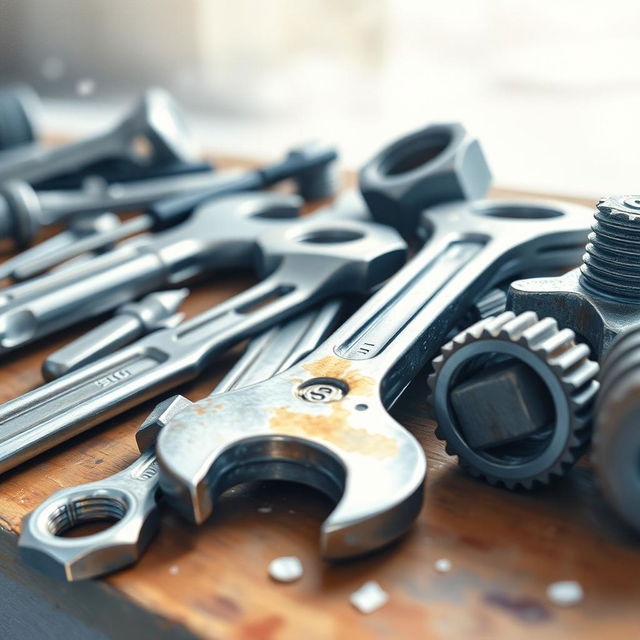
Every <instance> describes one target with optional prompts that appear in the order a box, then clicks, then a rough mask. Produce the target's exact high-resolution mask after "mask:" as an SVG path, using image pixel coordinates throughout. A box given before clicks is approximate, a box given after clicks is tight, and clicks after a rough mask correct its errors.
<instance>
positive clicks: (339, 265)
mask: <svg viewBox="0 0 640 640" xmlns="http://www.w3.org/2000/svg"><path fill="white" fill-rule="evenodd" d="M271 195H272V197H273V198H277V196H276V195H275V194H271ZM266 196H267V194H263V197H266ZM194 243H195V244H196V245H197V240H194V239H191V240H189V241H185V242H184V243H182V244H181V245H179V246H178V247H174V246H172V248H171V250H172V251H173V252H174V255H176V258H175V262H174V264H175V265H176V266H178V267H179V266H180V258H181V257H182V256H188V255H189V254H190V252H191V251H192V248H193V246H194ZM250 246H251V249H252V252H253V250H256V249H257V251H256V257H257V267H258V271H259V275H260V276H261V277H263V278H264V279H263V280H262V281H261V282H259V283H258V284H257V285H255V286H253V287H251V288H250V289H249V290H247V291H244V292H243V293H241V294H239V295H237V296H235V297H233V298H231V299H229V300H227V301H225V302H223V303H221V304H219V305H217V306H215V307H213V308H212V309H209V310H208V311H206V312H204V313H201V314H200V315H197V316H195V317H193V318H190V319H189V320H187V321H186V322H184V323H182V324H180V325H178V326H177V327H174V328H169V329H164V330H159V331H156V332H154V333H152V334H150V335H148V336H146V337H144V338H142V339H140V340H138V341H137V342H135V343H134V344H132V345H130V346H128V347H125V348H124V349H121V350H119V351H118V352H117V353H114V354H112V355H110V356H107V357H105V358H102V359H101V360H99V361H97V362H95V363H92V364H90V365H87V366H86V367H83V368H81V369H79V370H77V371H75V372H71V373H70V374H68V375H66V376H63V377H62V378H60V379H59V380H55V381H53V382H50V383H49V384H46V385H44V386H42V387H40V388H39V389H36V390H34V391H32V392H30V393H27V394H25V395H24V396H22V397H20V398H17V399H15V400H13V401H11V402H8V403H6V404H5V405H3V406H2V407H0V470H2V471H4V470H7V469H9V468H11V467H13V466H15V465H16V464H19V463H20V462H23V461H25V460H27V459H29V458H31V457H33V456H34V455H37V454H38V453H40V452H42V451H45V450H46V449H49V448H51V447H52V446H54V445H55V444H57V443H59V442H62V441H63V440H66V439H68V438H69V437H71V436H73V435H75V434H76V433H79V432H81V431H84V430H86V429H87V428H89V427H91V426H92V425H94V424H98V423H99V422H102V421H104V420H106V419H107V418H109V417H112V416H114V415H117V414H118V413H120V412H122V411H124V410H126V409H127V408H129V407H131V406H133V405H135V404H137V403H138V402H141V401H143V400H145V399H148V398H151V397H153V396H155V395H158V394H159V393H162V392H164V391H167V390H168V389H171V388H172V387H174V386H176V385H178V384H181V383H183V382H185V381H187V380H190V379H192V378H194V377H196V376H197V375H198V374H199V372H200V371H201V370H202V369H203V368H204V367H205V366H206V365H207V364H208V363H209V362H210V361H211V360H212V359H213V358H215V357H216V356H217V355H219V354H220V353H221V352H222V351H224V350H226V349H228V348H229V347H231V346H232V345H233V344H235V343H237V342H240V341H241V340H243V339H245V338H247V337H250V336H252V335H255V334H256V333H260V332H262V331H264V330H265V329H267V328H268V327H269V326H272V325H274V324H276V323H278V322H281V321H283V320H285V319H286V318H288V317H291V316H293V315H295V314H296V313H299V312H300V311H302V310H304V309H305V308H308V307H311V306H312V305H314V304H317V303H319V302H321V301H322V300H324V299H327V298H329V297H341V296H350V295H364V294H367V293H369V292H370V291H371V290H372V289H373V288H375V287H377V286H378V285H379V284H381V283H382V282H383V281H385V280H386V279H387V278H388V277H390V276H391V275H392V274H393V273H394V272H395V271H397V269H398V268H399V267H400V266H401V265H402V263H403V262H404V258H405V253H406V245H405V243H404V242H403V241H402V240H401V238H400V236H399V235H398V234H397V232H396V231H394V230H393V229H390V228H388V227H383V226H381V225H377V224H375V223H364V222H355V221H346V220H343V221H328V220H309V219H307V220H298V221H294V222H292V223H291V224H289V225H286V226H284V227H280V228H270V229H269V230H268V231H266V232H265V233H263V234H262V235H261V236H260V238H258V240H257V242H256V243H255V245H254V243H253V242H252V243H251V245H250ZM232 254H234V255H237V254H238V249H237V248H233V250H232ZM130 275H131V273H129V274H128V276H129V277H130Z"/></svg>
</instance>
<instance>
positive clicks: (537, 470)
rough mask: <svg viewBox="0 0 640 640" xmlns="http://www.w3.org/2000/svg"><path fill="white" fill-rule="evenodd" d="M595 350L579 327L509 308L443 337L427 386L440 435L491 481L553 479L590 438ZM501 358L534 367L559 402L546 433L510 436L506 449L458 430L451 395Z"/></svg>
mask: <svg viewBox="0 0 640 640" xmlns="http://www.w3.org/2000/svg"><path fill="white" fill-rule="evenodd" d="M589 355H590V351H589V347H588V346H587V345H586V344H583V343H576V341H575V334H574V333H573V331H571V330H570V329H559V328H558V325H557V322H556V321H555V320H554V319H553V318H543V319H542V320H539V319H538V316H537V315H536V314H535V313H533V312H531V311H527V312H524V313H521V314H520V315H515V314H514V313H513V312H511V311H506V312H504V313H502V314H500V315H498V316H493V317H490V318H486V319H483V320H480V321H479V322H477V323H476V324H474V325H472V326H471V327H469V328H468V329H466V330H465V331H463V332H461V333H460V334H458V335H457V336H456V337H455V338H453V340H451V341H450V342H448V343H447V344H445V345H444V347H443V348H442V352H441V354H440V355H439V356H438V357H436V358H435V359H434V360H433V363H432V365H433V369H434V372H433V374H432V375H431V376H429V387H430V388H431V392H432V395H431V403H432V405H433V407H434V410H435V416H436V420H437V422H438V427H437V429H436V436H437V437H438V438H439V439H440V440H444V441H445V443H446V450H447V453H449V454H450V455H457V456H458V460H459V464H460V466H461V467H462V468H463V469H465V470H466V471H468V472H469V473H470V474H472V475H473V476H475V477H479V478H483V479H484V480H486V481H487V482H489V483H490V484H492V485H501V486H504V487H506V488H508V489H516V488H520V487H522V488H526V489H531V488H533V487H534V486H535V485H537V484H543V485H544V484H548V483H549V482H550V481H551V480H552V478H554V477H558V476H562V475H564V474H565V473H566V472H567V471H568V469H569V468H570V467H571V466H572V465H573V464H574V463H575V462H576V460H577V459H578V458H579V457H580V455H581V454H582V453H583V451H584V450H585V448H586V446H587V445H588V443H589V440H590V437H591V415H592V407H593V401H594V398H595V396H596V392H597V389H598V382H597V381H596V379H595V378H596V375H597V373H598V370H599V368H598V364H597V363H596V362H594V361H592V360H590V359H589ZM500 361H502V362H503V363H507V362H508V363H512V362H514V361H516V362H517V361H519V362H520V363H524V365H526V366H527V367H528V369H530V370H532V371H533V373H534V374H536V376H537V378H538V379H539V381H540V382H541V383H542V385H543V386H544V388H545V389H546V393H548V397H549V400H550V401H551V402H552V403H553V418H552V421H551V423H550V424H549V427H548V428H546V429H545V430H544V431H543V432H541V433H536V434H535V435H534V436H529V437H525V438H522V439H519V440H518V439H516V440H514V441H511V442H509V443H508V445H507V446H506V448H504V447H502V448H501V449H500V450H498V449H497V448H496V450H494V451H490V450H487V448H486V447H485V448H484V449H482V450H478V449H474V448H472V447H471V446H470V445H469V444H468V442H467V439H466V438H465V437H464V435H463V433H462V431H461V429H459V423H458V419H457V416H456V414H455V412H454V410H453V407H452V404H451V398H450V396H451V393H452V391H453V390H454V389H455V388H456V386H457V385H458V384H460V382H462V381H463V378H464V379H469V376H471V375H474V376H475V375H478V374H480V373H481V372H482V371H483V370H485V369H486V368H487V367H489V366H491V365H492V364H495V363H496V362H500ZM488 400H489V398H488V397H484V398H483V401H485V402H486V401H488Z"/></svg>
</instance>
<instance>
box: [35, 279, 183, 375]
mask: <svg viewBox="0 0 640 640" xmlns="http://www.w3.org/2000/svg"><path fill="white" fill-rule="evenodd" d="M188 294H189V290H188V289H175V290H172V291H158V292H155V293H150V294H149V295H147V296H145V297H144V298H142V300H139V301H138V302H128V303H127V304H124V305H122V306H121V307H120V308H119V309H117V310H116V312H115V313H114V315H113V317H112V318H109V320H107V321H106V322H104V323H103V324H101V325H100V326H98V327H96V328H95V329H92V330H90V331H88V332H87V333H85V334H84V335H82V336H80V337H79V338H77V339H76V340H74V341H73V342H71V343H70V344H67V345H65V346H64V347H62V348H61V349H58V350H57V351H54V352H53V353H52V354H50V355H49V356H47V358H46V359H45V361H44V363H43V365H42V374H43V376H44V378H45V380H53V379H55V378H59V377H60V376H62V375H64V374H66V373H69V371H74V370H75V369H79V368H80V367H83V366H84V365H85V364H88V363H89V362H93V361H95V360H97V359H98V358H101V357H102V356H105V355H107V354H108V353H112V352H113V351H115V350H117V349H120V348H122V347H124V346H125V345H127V344H129V343H131V342H133V341H134V340H137V339H138V338H141V337H142V336H145V335H147V334H149V333H151V332H152V331H158V330H159V329H165V328H167V327H172V326H177V325H178V324H179V323H180V322H181V321H182V320H183V319H184V316H183V314H176V311H177V310H178V308H179V307H180V305H181V304H182V301H183V300H184V299H185V298H186V297H187V295H188Z"/></svg>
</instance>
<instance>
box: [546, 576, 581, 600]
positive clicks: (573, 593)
mask: <svg viewBox="0 0 640 640" xmlns="http://www.w3.org/2000/svg"><path fill="white" fill-rule="evenodd" d="M583 597H584V592H583V590H582V585H581V584H580V583H579V582H576V581H575V580H562V581H560V582H554V583H552V584H550V585H549V586H548V587H547V598H549V600H551V602H553V604H557V605H558V606H559V607H571V606H572V605H574V604H578V602H580V601H581V600H582V598H583Z"/></svg>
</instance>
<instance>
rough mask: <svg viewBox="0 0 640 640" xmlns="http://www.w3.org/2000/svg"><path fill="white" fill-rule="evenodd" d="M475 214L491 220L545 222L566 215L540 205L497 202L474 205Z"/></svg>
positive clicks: (558, 210)
mask: <svg viewBox="0 0 640 640" xmlns="http://www.w3.org/2000/svg"><path fill="white" fill-rule="evenodd" d="M473 210H474V213H477V214H479V215H483V216H488V217H490V218H510V219H516V220H518V219H521V220H545V219H547V218H561V217H562V216H563V215H565V214H564V213H563V212H562V211H561V210H560V209H555V208H553V207H547V206H543V205H538V204H524V203H518V204H514V203H512V202H504V203H500V202H495V201H492V202H491V203H490V204H483V203H482V202H479V203H476V204H474V205H473Z"/></svg>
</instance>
